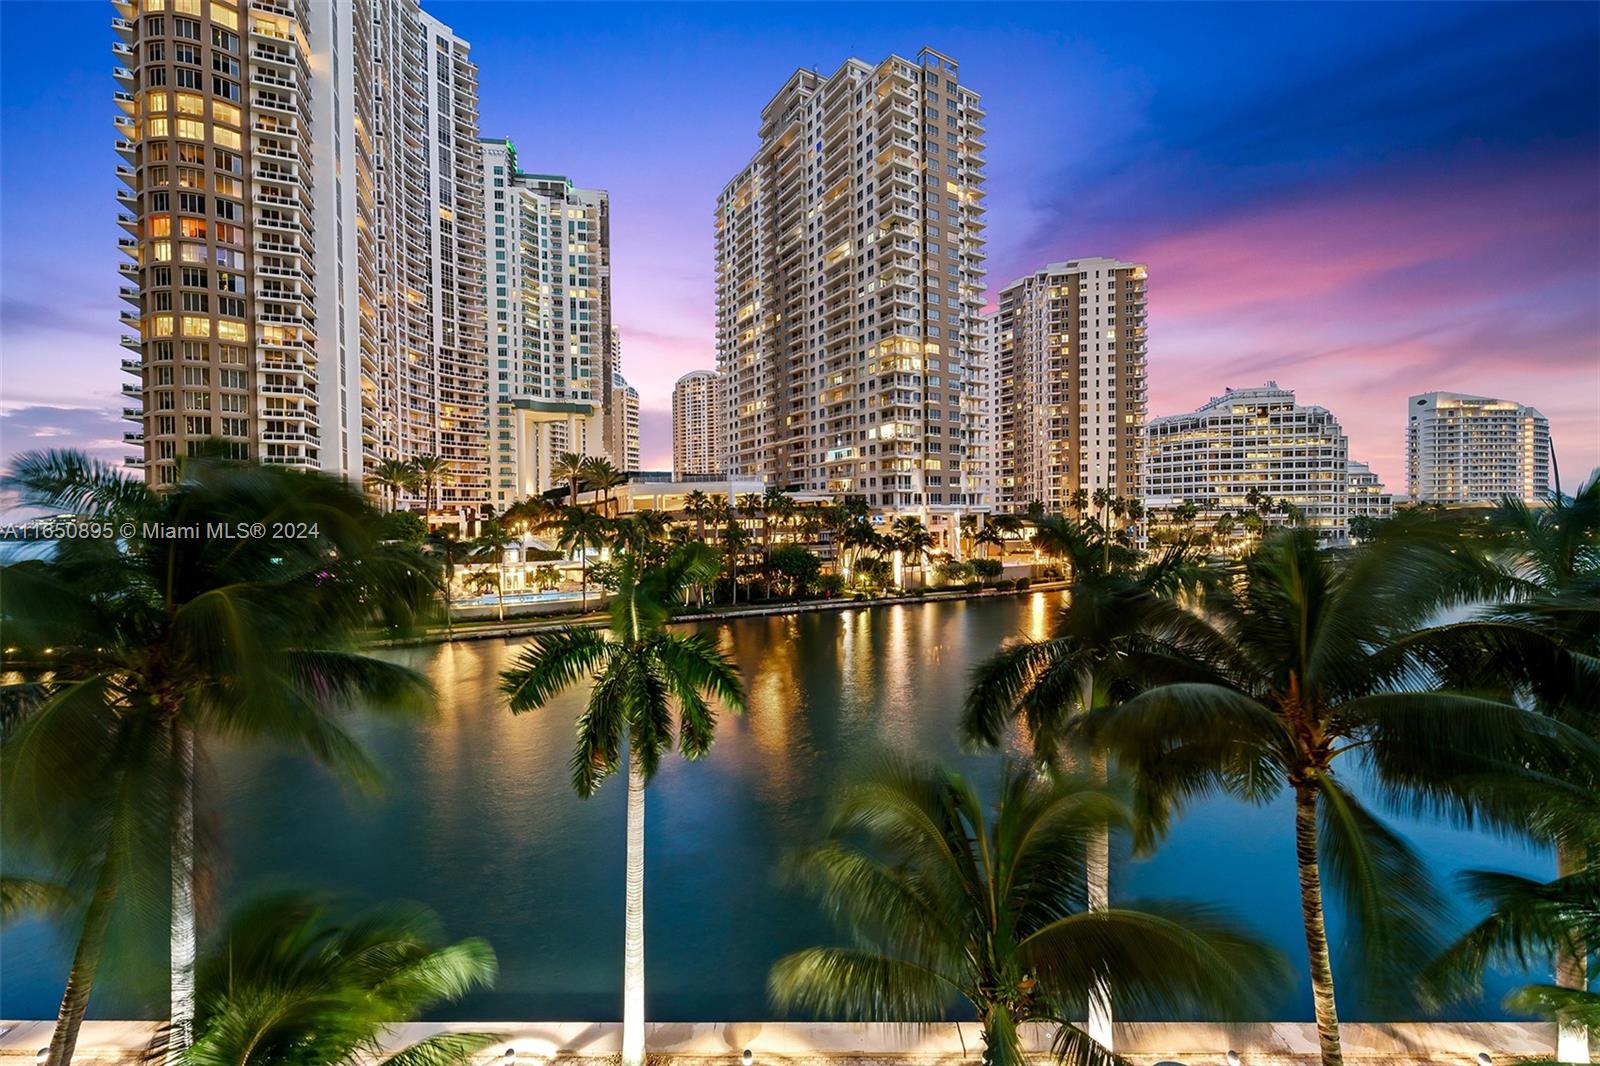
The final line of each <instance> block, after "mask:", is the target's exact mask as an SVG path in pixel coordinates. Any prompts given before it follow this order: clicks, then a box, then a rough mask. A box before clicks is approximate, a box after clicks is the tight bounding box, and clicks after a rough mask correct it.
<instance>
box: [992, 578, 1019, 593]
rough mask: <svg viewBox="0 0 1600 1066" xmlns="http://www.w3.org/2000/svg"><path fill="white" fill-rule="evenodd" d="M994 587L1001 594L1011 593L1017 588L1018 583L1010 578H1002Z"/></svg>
mask: <svg viewBox="0 0 1600 1066" xmlns="http://www.w3.org/2000/svg"><path fill="white" fill-rule="evenodd" d="M994 587H995V588H997V589H999V590H1000V591H1001V592H1010V591H1011V590H1012V589H1014V588H1016V587H1017V583H1016V582H1015V581H1012V580H1011V579H1010V578H1009V577H1007V578H1001V579H1000V580H999V581H996V582H995V583H994Z"/></svg>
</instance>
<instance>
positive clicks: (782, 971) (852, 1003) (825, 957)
mask: <svg viewBox="0 0 1600 1066" xmlns="http://www.w3.org/2000/svg"><path fill="white" fill-rule="evenodd" d="M959 992H960V990H959V989H957V988H954V987H953V986H951V985H950V983H949V982H947V981H946V980H945V979H944V978H943V977H941V976H939V975H938V974H936V973H934V972H933V971H931V970H927V969H924V968H922V967H920V966H917V965H915V964H913V963H910V962H907V961H905V960H903V959H896V958H890V957H888V956H885V955H880V954H877V953H875V952H871V951H865V950H853V949H849V948H808V949H807V950H805V951H798V952H795V953H794V954H792V955H786V956H784V957H783V958H781V959H779V960H778V961H777V962H776V963H774V964H773V967H772V973H771V975H770V976H769V977H768V978H767V995H768V998H769V999H771V1001H772V1004H773V1006H775V1007H777V1008H779V1009H780V1010H805V1011H809V1012H811V1013H813V1014H815V1015H817V1016H819V1017H824V1018H851V1019H861V1020H863V1021H934V1020H937V1019H939V1018H942V1017H944V1015H945V1012H946V1011H947V1010H948V1009H949V1006H950V1004H951V1003H952V1002H953V1001H954V1000H955V998H956V996H957V995H958V994H959Z"/></svg>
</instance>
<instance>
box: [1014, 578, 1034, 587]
mask: <svg viewBox="0 0 1600 1066" xmlns="http://www.w3.org/2000/svg"><path fill="white" fill-rule="evenodd" d="M1032 584H1033V578H1031V577H1019V578H1017V588H1018V589H1025V588H1027V587H1028V586H1030V585H1032Z"/></svg>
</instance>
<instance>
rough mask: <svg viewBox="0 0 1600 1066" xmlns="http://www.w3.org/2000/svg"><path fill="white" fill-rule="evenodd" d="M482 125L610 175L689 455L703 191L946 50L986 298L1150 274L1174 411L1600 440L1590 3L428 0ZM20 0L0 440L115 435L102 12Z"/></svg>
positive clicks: (1156, 359)
mask: <svg viewBox="0 0 1600 1066" xmlns="http://www.w3.org/2000/svg"><path fill="white" fill-rule="evenodd" d="M424 7H425V8H426V9H427V10H429V11H431V12H432V13H434V14H435V15H437V16H438V17H440V18H441V19H443V20H444V21H445V22H447V23H449V24H451V25H452V26H454V27H455V28H456V30H457V31H458V32H459V33H460V34H461V35H463V36H464V37H466V38H467V39H468V40H469V41H471V42H472V45H473V56H474V58H475V60H476V61H477V63H478V64H479V68H480V92H481V94H482V95H481V100H480V110H481V127H482V132H483V134H484V135H485V136H494V137H510V138H511V139H512V140H514V141H515V142H516V144H517V148H518V151H519V158H520V161H521V163H522V165H523V167H524V169H527V170H530V171H536V172H543V173H551V172H554V173H562V174H566V175H568V176H570V177H571V178H572V179H573V180H574V181H575V182H577V183H579V184H581V185H589V186H597V187H600V188H605V189H608V190H609V191H610V193H611V204H612V245H613V263H612V271H613V294H614V295H613V301H614V306H613V313H614V319H615V322H616V324H617V325H618V327H619V329H620V330H621V332H622V338H623V371H624V373H625V375H626V376H627V378H628V380H629V381H630V382H631V383H633V384H634V385H635V386H636V387H637V388H638V389H639V392H640V394H641V397H642V405H643V417H642V425H643V435H644V441H643V465H644V466H645V467H646V468H652V469H665V468H667V467H669V466H670V463H671V428H670V427H671V420H670V411H671V391H672V382H673V381H674V380H675V379H676V378H677V377H678V376H679V375H681V374H683V373H685V372H687V371H689V370H693V369H698V368H701V367H710V366H713V365H714V363H715V358H716V352H715V336H714V329H713V315H714V303H713V276H714V265H713V258H712V255H713V246H712V211H713V207H714V205H715V201H716V196H717V194H718V192H719V191H720V190H721V188H722V186H723V184H724V183H725V182H726V181H727V180H728V178H730V177H731V176H732V175H733V174H734V173H735V172H736V171H737V170H738V169H739V168H740V167H741V166H743V165H744V163H745V162H746V161H747V160H748V159H749V157H750V155H751V153H752V152H753V151H754V149H755V147H756V144H757V126H758V121H759V113H760V109H761V107H762V106H763V105H764V104H765V103H766V102H767V100H768V99H770V98H771V96H772V94H773V93H775V92H776V91H777V90H778V88H779V87H780V86H781V85H782V84H783V82H784V80H785V79H786V78H787V77H788V76H789V74H790V73H792V72H793V71H794V70H795V69H796V68H797V67H807V68H815V69H817V70H819V71H821V72H823V73H831V72H832V71H834V70H836V69H837V68H838V66H839V65H840V64H841V63H842V62H843V61H844V60H845V59H846V58H848V57H850V56H858V57H860V58H863V59H867V60H870V61H876V60H878V59H881V58H883V57H884V56H885V55H888V54H890V53H898V54H900V55H903V56H907V57H912V56H914V55H915V53H916V51H917V50H918V49H919V48H921V47H922V46H924V45H928V46H932V47H934V48H936V49H938V50H939V51H941V52H944V53H946V54H948V55H951V56H953V57H954V58H955V59H956V60H957V61H958V62H959V63H960V65H961V76H962V82H963V83H964V84H967V85H970V86H971V87H973V88H974V89H975V90H976V91H978V92H979V93H980V94H982V96H983V104H984V107H985V109H986V110H987V112H988V120H987V121H988V130H989V132H988V142H989V146H990V147H989V151H988V177H989V180H988V189H989V193H990V196H989V199H988V208H989V214H988V222H989V231H988V242H989V247H988V253H989V260H988V265H989V269H990V271H991V273H990V277H989V282H990V291H991V298H992V294H993V292H994V291H996V290H997V289H998V288H999V287H1000V286H1002V285H1004V284H1006V283H1008V282H1010V281H1011V280H1013V279H1015V278H1016V277H1019V276H1021V275H1023V274H1026V273H1030V272H1032V271H1033V270H1034V269H1036V268H1037V267H1038V266H1040V265H1042V264H1044V263H1046V262H1052V261H1056V260H1063V259H1073V258H1080V257H1086V256H1114V257H1118V258H1122V259H1128V260H1134V261H1139V262H1143V263H1145V264H1147V265H1148V267H1149V293H1150V296H1149V300H1150V332H1149V374H1150V414H1151V415H1152V416H1156V415H1162V414H1170V413H1174V412H1178V411H1184V410H1189V409H1191V408H1193V407H1195V406H1197V405H1199V404H1201V403H1203V402H1205V400H1206V399H1208V398H1209V397H1211V396H1213V395H1216V394H1218V393H1220V392H1221V391H1222V390H1223V389H1224V388H1226V387H1229V386H1233V387H1243V386H1248V385H1256V384H1260V383H1262V382H1264V381H1266V380H1269V379H1272V380H1276V381H1277V382H1278V383H1279V384H1280V385H1282V386H1284V387H1286V388H1292V389H1294V390H1296V392H1297V393H1298V395H1299V398H1300V400H1301V402H1303V403H1313V404H1319V405H1321V406H1324V407H1327V408H1328V409H1330V410H1331V411H1333V413H1334V414H1335V415H1336V416H1337V417H1338V418H1339V420H1340V422H1341V424H1342V425H1343V426H1344V429H1345V431H1346V433H1347V435H1348V436H1349V438H1350V452H1351V455H1352V457H1354V458H1358V459H1362V460H1365V461H1368V462H1370V463H1371V464H1372V465H1373V466H1374V467H1375V468H1376V469H1377V471H1378V473H1379V474H1380V475H1381V476H1383V477H1384V479H1385V480H1386V481H1387V482H1388V484H1389V486H1390V488H1391V489H1397V490H1399V491H1404V477H1403V473H1404V453H1405V446H1404V426H1405V417H1406V411H1405V407H1406V397H1407V396H1408V395H1410V394H1412V393H1417V392H1424V391H1429V390H1434V389H1442V390H1450V391H1456V392H1468V393H1478V394H1483V395H1492V396H1498V397H1502V398H1509V399H1514V400H1518V401H1521V402H1523V403H1528V404H1532V405H1533V406H1536V407H1538V408H1539V409H1540V410H1541V411H1543V412H1544V413H1545V414H1546V415H1547V416H1548V417H1549V418H1550V421H1551V427H1552V434H1553V437H1554V440H1555V445H1556V452H1557V458H1558V461H1559V463H1560V466H1561V471H1562V478H1563V484H1564V485H1565V486H1566V487H1567V488H1568V491H1571V488H1572V487H1573V486H1574V484H1575V483H1576V482H1577V481H1578V480H1580V479H1581V478H1582V477H1584V476H1585V475H1586V474H1587V472H1589V471H1590V470H1592V469H1594V468H1595V467H1596V466H1597V465H1600V5H1594V4H1554V5H1543V4H1537V3H1526V4H1512V5H1505V6H1499V5H1493V4H1461V5H1456V4H1448V3H1428V4H1402V3H1394V4H1381V5H1379V4H1356V5H1348V6H1347V5H1338V4H1315V5H1290V4H1278V5H1266V4H1250V5H1211V4H1202V3H1192V4H1181V5H1162V4H1122V5H1099V4H1081V5H1074V4H1019V5H1011V4H895V3H861V4H838V5H833V4H820V3H818V4H794V5H789V4H742V5H727V6H724V5H718V4H683V5H679V4H666V3H662V4H642V5H632V4H595V5H585V4H581V3H560V4H538V3H512V2H498V3H483V2H476V3H474V2H462V0H458V2H441V0H425V3H424ZM111 16H112V9H111V7H110V5H108V4H104V3H99V2H78V3H71V2H67V3H53V4H49V3H28V2H0V455H4V454H12V453H15V452H17V451H20V450H23V449H26V448H34V447H62V446H75V447H84V448H88V449H91V450H94V451H96V452H97V453H99V454H102V455H105V456H108V457H118V456H121V455H122V454H123V453H124V451H125V449H124V448H123V446H122V444H121V436H122V433H123V432H124V431H125V430H127V429H131V428H133V426H132V424H131V423H124V422H122V421H121V420H120V418H119V417H118V416H119V412H120V409H121V407H122V406H123V400H122V397H121V395H120V392H119V390H120V387H121V384H122V382H123V381H132V380H133V379H132V378H131V377H128V376H127V375H124V374H121V373H120V372H119V371H118V369H117V364H118V361H119V360H120V359H121V358H122V356H123V354H124V353H123V349H121V348H120V347H119V346H118V344H117V338H118V336H119V335H120V333H121V330H120V328H119V324H118V322H117V315H118V313H119V312H120V310H121V307H122V304H121V302H120V301H119V300H118V298H117V295H116V290H117V286H118V285H119V284H120V283H121V280H122V279H121V276H120V275H119V274H118V273H117V272H116V267H117V264H118V258H119V253H117V252H116V250H115V241H116V238H117V237H118V236H120V235H121V231H120V230H119V229H118V227H117V226H116V224H115V215H116V211H117V204H116V201H115V200H114V199H113V196H114V193H115V191H116V188H117V186H118V182H117V181H116V179H115V178H114V176H113V174H112V168H113V167H114V166H115V164H116V163H117V162H118V161H119V160H118V157H117V156H116V154H115V153H114V151H113V150H112V140H113V132H112V125H111V118H112V115H113V113H114V111H115V108H114V106H113V104H112V102H111V92H112V91H113V89H114V88H115V83H114V82H113V80H112V77H111V67H112V61H111V55H110V45H111V42H112V40H113V34H112V31H111V28H110V24H109V22H110V18H111Z"/></svg>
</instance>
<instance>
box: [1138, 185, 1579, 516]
mask: <svg viewBox="0 0 1600 1066" xmlns="http://www.w3.org/2000/svg"><path fill="white" fill-rule="evenodd" d="M1132 255H1133V257H1134V258H1136V259H1138V260H1141V261H1143V262H1146V263H1148V264H1149V266H1150V318H1151V330H1150V334H1151V339H1150V351H1151V369H1150V382H1151V396H1152V398H1151V412H1152V414H1166V413H1170V412H1173V411H1179V410H1184V409H1188V408H1191V407H1193V406H1196V405H1197V404H1199V403H1202V402H1204V400H1205V399H1206V398H1207V397H1209V396H1212V395H1215V394H1217V393H1218V392H1220V391H1221V390H1222V389H1223V388H1224V387H1226V386H1242V385H1250V384H1258V383H1260V382H1261V381H1263V380H1265V379H1267V378H1276V379H1277V380H1278V382H1279V384H1281V385H1283V386H1285V387H1287V388H1293V389H1296V390H1297V392H1298V394H1299V397H1300V399H1301V400H1302V402H1306V403H1315V404H1320V405H1322V406H1324V407H1327V408H1329V409H1330V410H1332V411H1333V412H1334V414H1335V415H1337V416H1338V417H1339V419H1340V421H1341V423H1342V424H1343V426H1344V428H1345V431H1346V433H1347V434H1348V435H1349V437H1350V442H1351V452H1352V454H1354V455H1356V456H1357V457H1359V458H1361V459H1364V460H1366V461H1369V462H1371V463H1372V464H1373V465H1374V467H1375V468H1376V469H1377V470H1378V472H1379V473H1380V474H1381V475H1382V476H1383V477H1384V478H1385V479H1386V480H1387V481H1388V483H1389V485H1390V487H1391V488H1394V489H1403V464H1404V445H1403V432H1404V418H1405V398H1406V397H1407V396H1408V395H1410V394H1411V393H1415V392H1423V391H1428V390H1431V389H1448V390H1453V391H1460V392H1477V393H1485V394H1491V395H1497V396H1504V397H1508V398H1511V399H1516V400H1519V401H1521V402H1523V403H1528V404H1532V405H1534V406H1536V407H1539V408H1540V409H1541V410H1543V411H1544V412H1545V413H1546V414H1547V415H1549V416H1550V417H1551V420H1552V432H1553V434H1554V436H1555V438H1556V446H1557V449H1558V451H1559V452H1560V453H1561V456H1562V458H1563V459H1564V460H1566V462H1565V464H1564V480H1565V481H1566V482H1571V481H1572V480H1573V478H1574V476H1575V475H1574V472H1576V476H1582V475H1583V474H1585V473H1586V472H1587V471H1588V470H1590V469H1593V468H1594V467H1595V466H1596V465H1597V464H1600V300H1597V294H1600V202H1597V194H1596V189H1595V184H1594V161H1593V160H1591V159H1587V158H1584V159H1573V160H1568V161H1565V162H1563V163H1560V164H1558V165H1553V166H1530V167H1522V168H1517V169H1515V170H1513V171H1505V170H1504V169H1502V168H1496V169H1492V170H1491V169H1482V170H1473V171H1463V170H1460V169H1458V170H1455V171H1451V172H1449V173H1443V172H1430V173H1429V174H1427V175H1424V176H1420V177H1418V176H1413V177H1411V178H1407V179H1402V180H1371V181H1367V182H1363V183H1362V184H1361V185H1359V186H1350V187H1347V188H1344V189H1342V190H1340V191H1337V192H1335V193H1333V194H1331V195H1326V194H1325V195H1320V196H1316V197H1312V196H1306V197H1303V198H1301V199H1298V200H1295V201H1290V202H1283V203H1277V204H1274V205H1272V206H1269V207H1265V208H1262V209H1260V210H1257V211H1253V212H1252V211H1246V212H1243V213H1240V214H1238V215H1235V216H1233V217H1230V218H1224V219H1221V220H1219V221H1216V222H1212V223H1208V224H1205V225H1202V226H1196V227H1193V228H1191V229H1188V230H1187V231H1184V232H1178V233H1173V234H1171V235H1168V236H1164V237H1161V238H1158V239H1156V240H1153V241H1150V242H1149V243H1147V244H1146V245H1144V246H1143V247H1140V248H1137V249H1134V250H1133V252H1132ZM1574 397H1581V398H1584V402H1579V403H1574V402H1572V400H1573V398H1574ZM1569 487H1570V486H1569Z"/></svg>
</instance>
